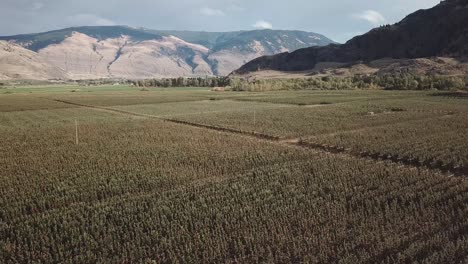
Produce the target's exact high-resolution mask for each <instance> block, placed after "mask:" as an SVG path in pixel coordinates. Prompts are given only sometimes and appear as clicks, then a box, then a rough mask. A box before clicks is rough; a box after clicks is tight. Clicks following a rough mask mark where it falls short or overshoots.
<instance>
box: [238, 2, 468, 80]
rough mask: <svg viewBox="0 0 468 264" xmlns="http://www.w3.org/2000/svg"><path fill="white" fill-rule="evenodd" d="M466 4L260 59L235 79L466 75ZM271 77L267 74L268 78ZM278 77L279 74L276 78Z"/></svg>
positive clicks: (451, 4) (449, 5)
mask: <svg viewBox="0 0 468 264" xmlns="http://www.w3.org/2000/svg"><path fill="white" fill-rule="evenodd" d="M467 57H468V1H467V0H446V1H441V3H440V4H438V5H437V6H435V7H433V8H430V9H427V10H419V11H417V12H415V13H413V14H411V15H409V16H407V17H406V18H404V19H403V20H402V21H401V22H399V23H396V24H394V25H385V26H382V27H379V28H375V29H373V30H371V31H370V32H368V33H366V34H364V35H361V36H357V37H355V38H353V39H351V40H349V41H348V42H346V43H345V44H342V45H339V44H331V45H328V46H325V47H309V48H304V49H299V50H296V51H294V52H284V53H281V54H277V55H273V56H264V57H260V58H257V59H254V60H253V61H251V62H249V63H247V64H246V65H244V66H242V67H241V68H240V69H239V70H237V71H236V72H235V74H239V75H248V74H250V75H255V74H257V75H259V73H260V72H267V75H274V74H272V73H271V72H269V71H275V72H280V73H282V74H290V73H292V72H296V73H298V72H303V73H304V74H305V75H306V76H310V75H311V74H317V73H326V72H332V73H335V74H336V73H340V72H341V73H343V72H346V71H347V72H351V73H353V74H355V73H388V72H393V73H395V72H397V73H398V72H413V73H417V74H468V66H467V63H466V61H467V60H466V58H467ZM268 72H269V73H268ZM279 75H281V74H279Z"/></svg>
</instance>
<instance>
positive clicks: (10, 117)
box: [0, 86, 468, 263]
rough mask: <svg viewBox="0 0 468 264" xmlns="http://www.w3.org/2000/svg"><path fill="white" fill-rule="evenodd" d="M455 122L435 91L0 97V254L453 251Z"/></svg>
mask: <svg viewBox="0 0 468 264" xmlns="http://www.w3.org/2000/svg"><path fill="white" fill-rule="evenodd" d="M467 120H468V101H467V99H466V97H458V96H451V95H450V94H439V93H436V92H414V91H405V92H398V91H284V92H264V93H253V92H250V93H249V92H212V91H210V90H208V89H203V88H170V89H162V88H148V89H146V90H139V89H137V88H132V87H124V86H118V87H86V88H84V89H83V88H77V87H57V86H52V87H33V88H28V87H25V88H18V89H12V90H8V93H6V92H4V93H2V90H0V134H1V136H0V168H1V170H0V193H1V195H0V262H1V263H29V262H31V263H97V262H105V263H252V262H264V263H271V262H276V263H291V262H293V263H300V262H305V263H330V262H331V263H333V262H343V263H411V262H420V263H421V262H424V263H463V262H468V253H467V252H468V203H467V202H468V183H467V181H466V176H467V173H466V168H467V167H468V137H467V132H468V122H467ZM75 122H76V123H75ZM75 124H77V126H76V125H75ZM76 129H77V131H78V133H77V134H78V144H76V140H77V138H76ZM320 146H328V147H320ZM334 149H343V151H332V150H334ZM362 152H366V153H369V155H367V156H366V155H363V156H358V155H355V153H362ZM373 153H376V154H379V155H380V156H382V155H384V156H385V157H387V156H392V157H401V158H402V159H403V158H404V159H412V160H415V162H414V163H415V164H414V165H413V164H412V163H408V162H403V161H402V162H399V161H398V160H397V159H393V158H385V157H383V158H382V157H378V158H372V157H371V156H372V155H371V154H373ZM377 156H378V155H377ZM417 164H420V165H417ZM431 164H432V165H431ZM426 165H427V166H426Z"/></svg>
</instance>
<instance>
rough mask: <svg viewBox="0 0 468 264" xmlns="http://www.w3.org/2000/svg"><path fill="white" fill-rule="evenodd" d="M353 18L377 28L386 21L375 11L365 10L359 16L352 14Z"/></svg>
mask: <svg viewBox="0 0 468 264" xmlns="http://www.w3.org/2000/svg"><path fill="white" fill-rule="evenodd" d="M353 17H354V18H355V19H361V20H366V21H367V22H369V23H371V24H372V25H375V26H378V25H381V24H383V23H385V22H386V21H387V19H385V17H384V16H383V15H382V14H380V13H379V12H377V11H375V10H366V11H364V12H362V13H359V14H354V15H353Z"/></svg>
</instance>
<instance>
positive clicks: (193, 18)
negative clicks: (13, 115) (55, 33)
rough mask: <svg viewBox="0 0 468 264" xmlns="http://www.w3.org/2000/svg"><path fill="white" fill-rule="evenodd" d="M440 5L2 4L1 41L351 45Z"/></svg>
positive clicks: (238, 1) (392, 0) (432, 1)
mask: <svg viewBox="0 0 468 264" xmlns="http://www.w3.org/2000/svg"><path fill="white" fill-rule="evenodd" d="M439 2H440V0H269V1H268V0H0V35H2V36H5V35H15V34H25V33H37V32H44V31H49V30H55V29H61V28H66V27H71V26H94V25H96V26H105V25H128V26H133V27H145V28H151V29H161V30H163V29H164V30H197V31H234V30H252V29H263V28H271V29H292V30H304V31H309V32H315V33H320V34H323V35H325V36H327V37H329V38H331V39H333V40H335V41H338V42H345V41H346V40H348V39H350V38H352V37H353V36H356V35H360V34H363V33H366V32H367V31H369V30H370V29H372V28H373V27H376V26H380V25H384V24H393V23H396V22H398V21H399V20H401V19H402V18H404V17H405V16H406V15H408V14H410V13H412V12H414V11H416V10H418V9H426V8H430V7H432V6H434V5H436V4H438V3H439Z"/></svg>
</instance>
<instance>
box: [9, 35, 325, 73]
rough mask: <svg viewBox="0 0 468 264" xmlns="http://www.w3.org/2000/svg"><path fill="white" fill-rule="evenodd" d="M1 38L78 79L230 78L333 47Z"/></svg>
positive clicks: (270, 41) (269, 38) (224, 40)
mask: <svg viewBox="0 0 468 264" xmlns="http://www.w3.org/2000/svg"><path fill="white" fill-rule="evenodd" d="M0 39H3V40H8V41H9V42H14V43H16V44H18V45H21V46H22V47H24V48H27V49H29V50H30V51H31V54H35V56H36V57H37V60H38V61H41V62H43V63H44V64H48V65H50V67H56V68H58V69H60V70H61V71H63V72H65V73H66V74H67V76H68V77H70V78H72V79H95V78H109V77H116V78H135V79H136V78H158V77H179V76H185V77H190V76H206V75H227V74H229V73H230V72H232V71H233V70H235V69H237V68H238V67H240V66H241V65H243V64H245V63H246V62H248V61H250V60H252V59H255V58H257V57H260V56H263V55H271V54H276V53H279V52H284V51H293V50H296V49H298V48H304V47H309V46H315V45H326V44H329V43H332V41H331V40H329V39H327V38H326V37H324V36H322V35H319V34H315V33H308V32H301V31H281V30H255V31H239V32H228V33H210V32H190V31H156V30H149V29H143V28H140V29H136V28H130V27H126V26H110V27H79V28H69V29H63V30H58V31H51V32H45V33H39V34H30V35H18V36H10V37H0ZM44 78H47V77H46V76H43V77H42V79H44Z"/></svg>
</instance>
